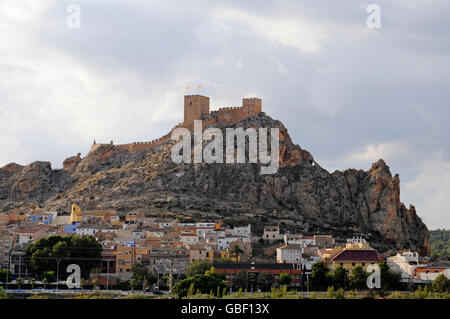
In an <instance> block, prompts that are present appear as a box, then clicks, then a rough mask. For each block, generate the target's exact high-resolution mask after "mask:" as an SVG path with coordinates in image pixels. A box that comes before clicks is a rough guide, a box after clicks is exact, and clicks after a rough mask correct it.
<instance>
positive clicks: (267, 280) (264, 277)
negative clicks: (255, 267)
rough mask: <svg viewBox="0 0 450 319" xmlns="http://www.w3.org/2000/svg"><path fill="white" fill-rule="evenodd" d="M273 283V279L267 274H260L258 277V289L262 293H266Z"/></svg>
mask: <svg viewBox="0 0 450 319" xmlns="http://www.w3.org/2000/svg"><path fill="white" fill-rule="evenodd" d="M273 283H274V277H273V275H271V274H268V273H262V274H259V276H258V287H259V288H260V289H261V290H262V291H268V290H270V288H272V285H273Z"/></svg>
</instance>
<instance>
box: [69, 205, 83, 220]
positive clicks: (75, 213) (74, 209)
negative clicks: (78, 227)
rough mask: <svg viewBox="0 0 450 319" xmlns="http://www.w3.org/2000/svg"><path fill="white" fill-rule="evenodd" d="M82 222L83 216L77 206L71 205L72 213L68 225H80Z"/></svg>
mask: <svg viewBox="0 0 450 319" xmlns="http://www.w3.org/2000/svg"><path fill="white" fill-rule="evenodd" d="M82 221H83V214H82V213H81V208H80V206H78V205H75V204H72V211H71V213H70V223H71V224H73V223H81V222H82Z"/></svg>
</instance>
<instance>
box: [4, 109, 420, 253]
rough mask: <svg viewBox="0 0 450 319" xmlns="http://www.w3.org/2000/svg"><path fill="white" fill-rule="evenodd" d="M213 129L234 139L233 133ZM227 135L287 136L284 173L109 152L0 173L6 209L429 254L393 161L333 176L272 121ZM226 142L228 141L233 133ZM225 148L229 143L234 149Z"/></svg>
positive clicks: (158, 154)
mask: <svg viewBox="0 0 450 319" xmlns="http://www.w3.org/2000/svg"><path fill="white" fill-rule="evenodd" d="M213 126H215V127H218V128H220V129H222V130H223V131H224V129H225V126H224V125H222V124H220V123H216V124H214V125H213ZM227 127H243V128H247V127H268V128H269V127H278V128H280V163H281V166H282V167H280V169H279V170H278V173H276V174H273V175H261V174H260V170H259V164H234V165H230V164H206V163H202V164H179V165H177V164H174V163H173V162H172V160H171V157H170V151H171V146H172V145H173V144H174V142H172V141H168V142H167V143H165V144H163V145H160V146H158V147H156V148H154V149H152V150H151V151H135V152H129V151H124V150H123V149H119V148H117V147H115V146H114V145H101V146H100V147H98V148H97V149H96V150H95V151H93V152H90V153H89V154H88V155H87V156H86V157H84V158H80V156H79V155H77V156H76V157H72V158H69V159H68V160H66V161H65V169H62V170H52V169H51V166H50V163H48V162H35V163H32V164H30V165H27V166H26V167H21V166H19V165H15V164H9V165H8V166H6V167H4V168H1V169H0V209H1V211H9V210H12V209H20V208H23V207H32V206H33V205H31V204H37V205H39V206H40V207H44V208H46V209H51V210H58V211H69V209H70V205H71V204H72V203H78V204H79V205H81V206H82V207H83V208H84V209H94V208H115V209H117V210H118V211H119V212H126V211H129V210H135V209H140V210H143V211H145V213H146V214H147V215H153V216H188V217H194V218H224V220H225V221H228V222H231V223H236V222H237V223H246V222H251V223H252V224H253V225H254V228H255V229H256V230H257V231H260V229H261V225H263V224H270V223H277V224H280V225H281V226H282V228H284V229H285V230H289V231H296V232H304V233H305V232H306V233H307V232H310V233H311V232H323V233H331V234H333V235H335V236H337V237H338V238H342V239H344V238H346V237H348V236H352V235H355V234H356V235H357V234H361V235H364V236H367V237H368V239H369V240H370V241H371V243H372V244H373V246H375V247H376V248H378V249H379V250H380V251H382V252H386V253H392V252H394V251H395V250H396V249H414V250H419V251H421V253H422V254H427V253H428V230H427V228H426V226H425V225H424V223H423V222H422V221H421V219H420V218H419V217H418V216H417V214H416V211H415V209H414V207H413V206H410V207H409V208H406V207H405V206H404V205H403V203H401V201H400V179H399V176H398V175H395V176H392V175H391V172H390V170H389V167H388V166H387V165H386V163H385V162H384V161H383V160H379V161H378V162H377V163H374V164H373V165H372V168H371V169H370V170H369V171H363V170H355V169H348V170H346V171H343V172H340V171H336V172H334V173H329V172H328V171H326V170H325V169H323V168H321V167H320V165H319V164H318V163H316V162H315V161H314V158H313V157H312V155H311V154H310V153H309V152H307V151H305V150H303V149H301V148H300V147H299V146H298V145H295V144H293V143H292V141H291V139H290V137H289V134H288V132H287V129H286V128H285V127H284V126H283V124H282V123H281V122H279V121H275V120H273V119H272V118H270V117H269V116H267V115H265V113H260V114H259V115H258V116H254V117H250V118H248V119H246V120H243V121H239V122H237V123H234V124H233V125H228V126H227ZM224 135H225V134H224ZM224 145H225V143H224Z"/></svg>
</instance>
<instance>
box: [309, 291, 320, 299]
mask: <svg viewBox="0 0 450 319" xmlns="http://www.w3.org/2000/svg"><path fill="white" fill-rule="evenodd" d="M309 298H310V299H319V294H318V293H317V292H315V291H311V293H310V294H309Z"/></svg>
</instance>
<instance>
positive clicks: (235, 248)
mask: <svg viewBox="0 0 450 319" xmlns="http://www.w3.org/2000/svg"><path fill="white" fill-rule="evenodd" d="M243 252H244V251H243V250H242V249H241V247H240V246H239V245H234V246H233V248H232V249H231V253H232V254H233V255H234V256H235V257H236V262H238V260H239V255H240V254H242V253H243Z"/></svg>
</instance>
